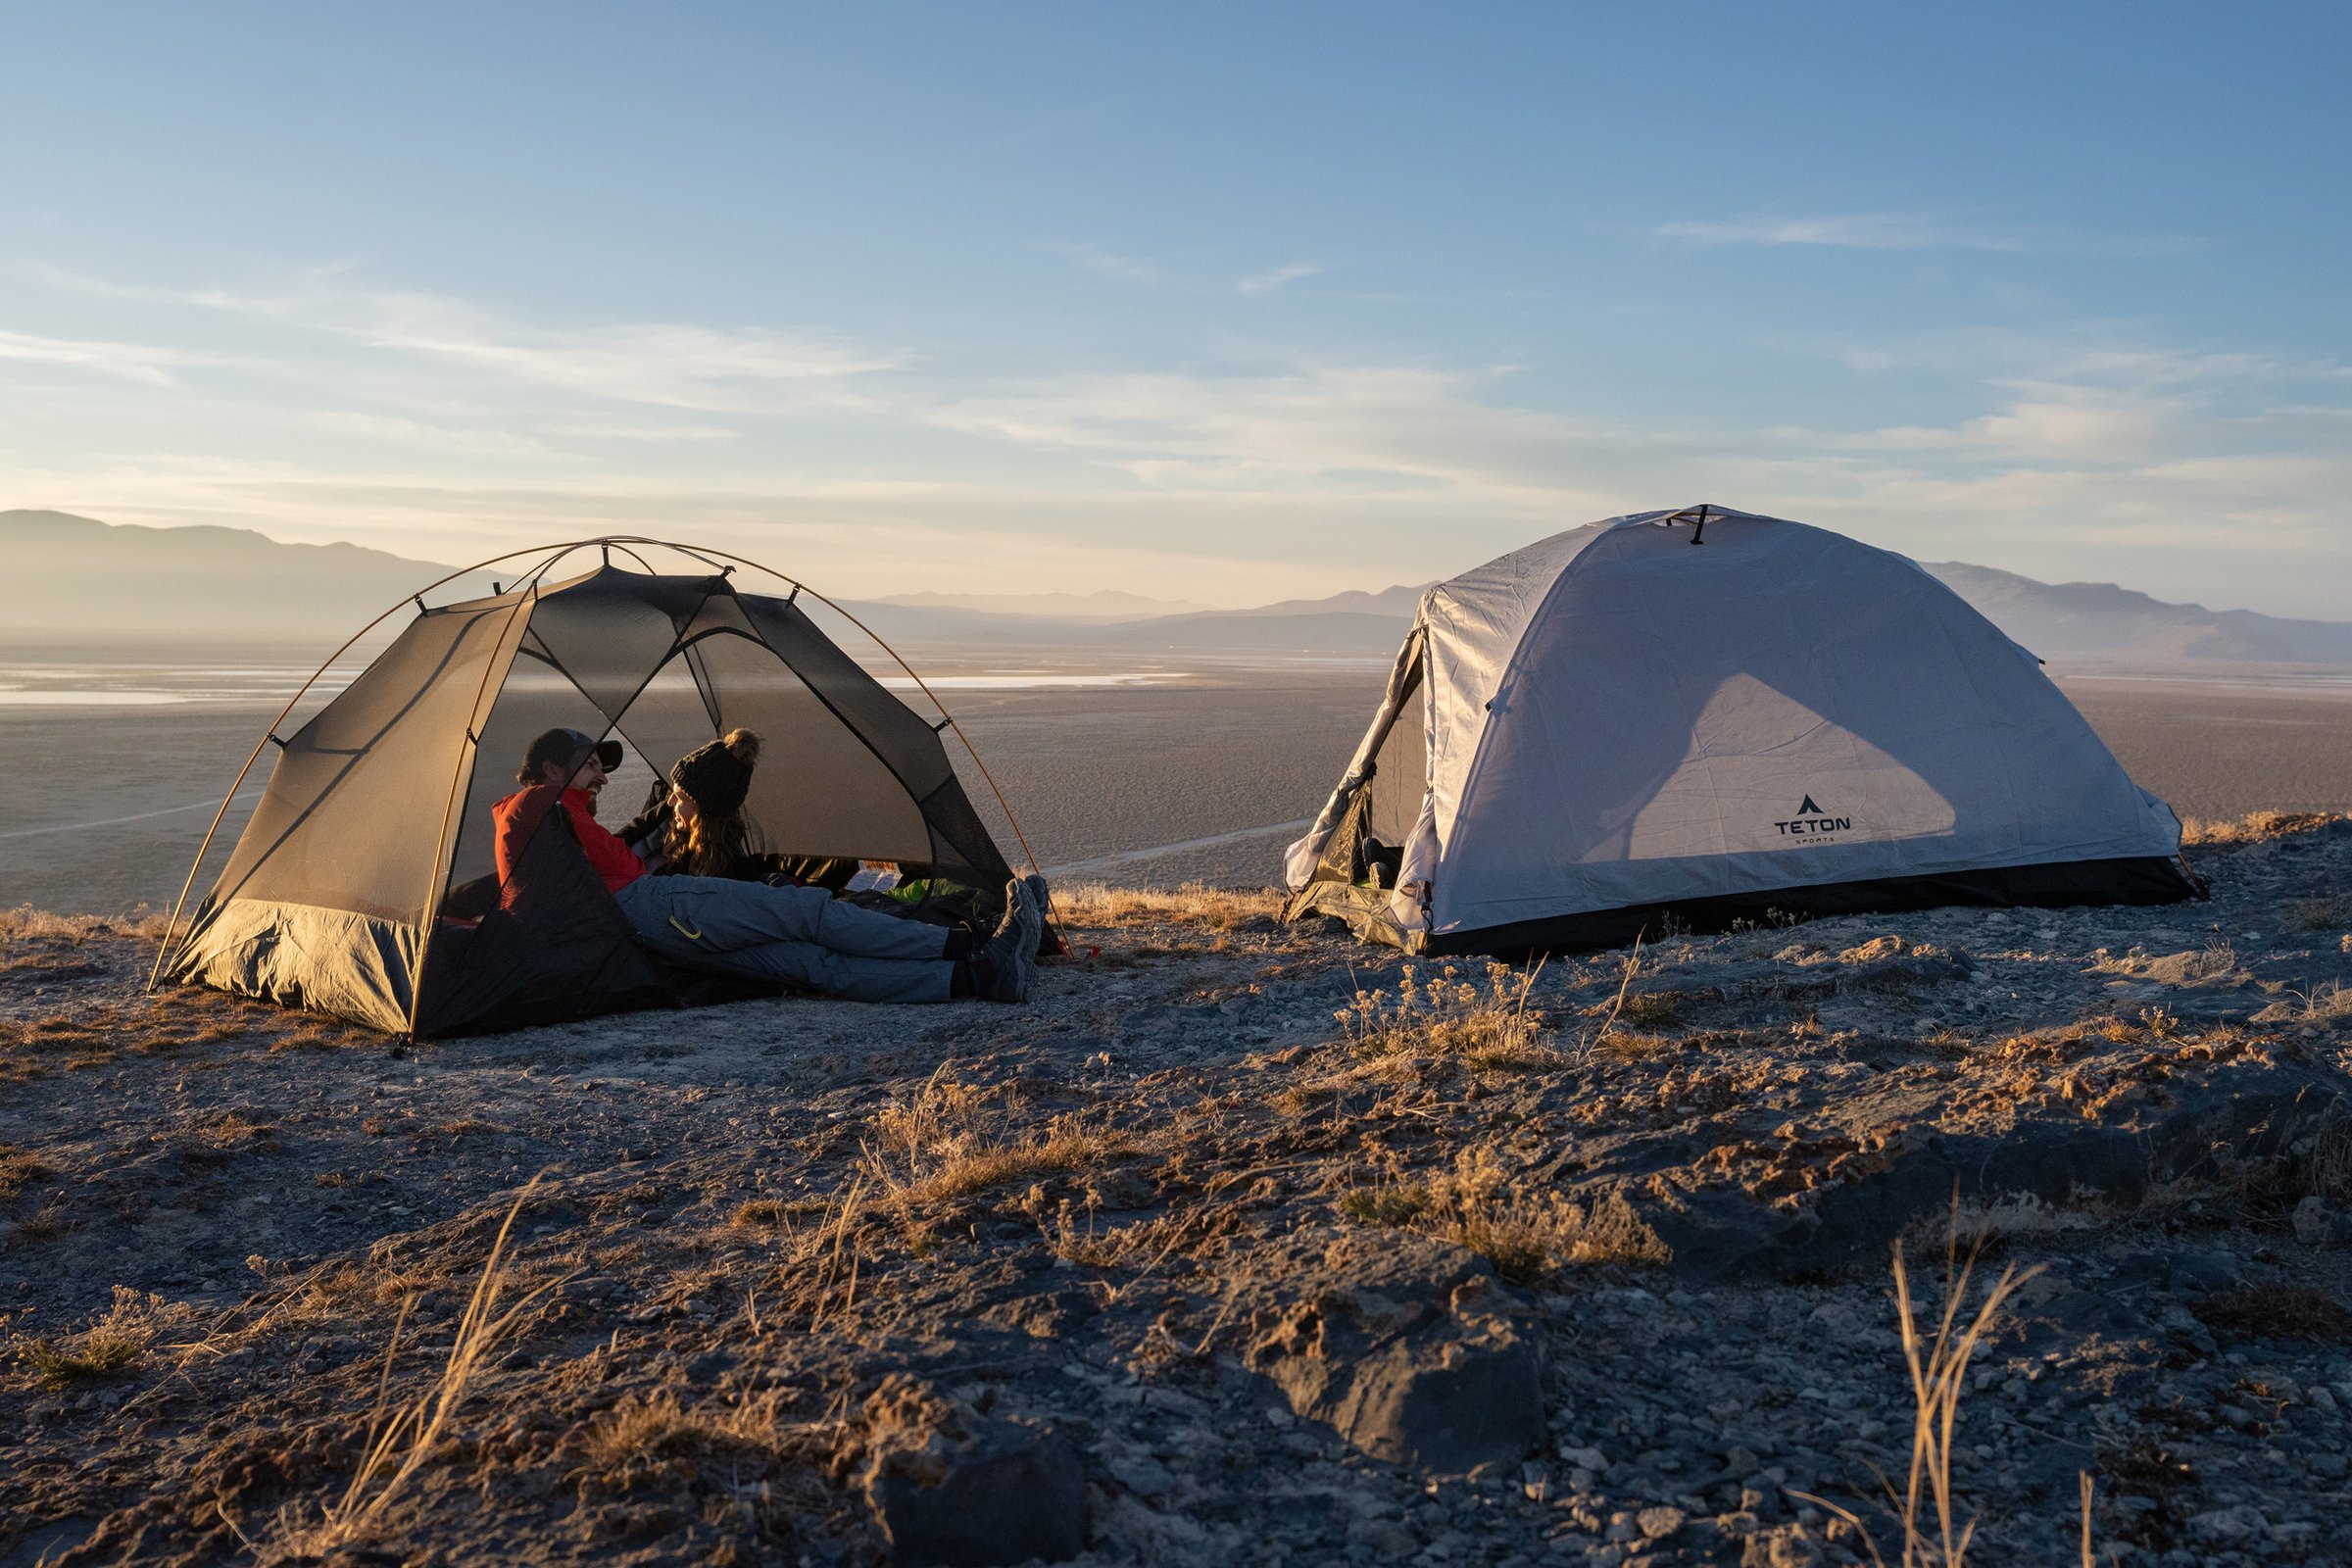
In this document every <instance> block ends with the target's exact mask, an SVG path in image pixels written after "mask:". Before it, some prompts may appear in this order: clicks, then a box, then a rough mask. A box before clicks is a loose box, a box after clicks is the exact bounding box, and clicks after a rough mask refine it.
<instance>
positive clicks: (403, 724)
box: [156, 538, 1018, 1036]
mask: <svg viewBox="0 0 2352 1568" xmlns="http://www.w3.org/2000/svg"><path fill="white" fill-rule="evenodd" d="M649 551H650V552H653V553H654V554H655V555H656V556H657V557H658V558H660V559H664V560H665V561H670V562H678V563H682V564H684V565H686V566H687V567H689V568H691V569H687V570H683V571H676V572H672V571H658V570H656V569H655V568H654V567H653V565H651V564H648V562H647V560H646V553H647V552H649ZM583 552H584V553H585V556H584V558H583ZM616 557H617V558H618V559H619V561H621V562H622V563H625V564H614V562H615V558H616ZM518 559H520V560H521V561H522V564H523V567H524V569H523V571H522V573H521V575H520V577H519V578H518V579H517V580H516V581H515V583H514V584H513V586H511V587H505V588H504V590H503V591H502V592H499V593H496V594H494V595H492V596H490V597H487V598H475V599H467V600H464V601H461V602H459V603H455V604H449V605H442V606H429V605H427V604H426V602H425V594H429V593H430V592H431V591H432V590H431V589H429V588H428V589H427V590H425V593H423V594H419V595H418V596H417V599H416V601H415V604H416V609H415V611H414V612H412V614H413V618H412V619H411V620H410V621H409V622H408V624H407V626H406V627H405V628H404V629H402V630H401V632H400V633H399V635H398V636H397V637H396V638H395V639H394V640H393V642H392V644H391V646H390V647H388V648H386V649H385V650H384V651H383V652H382V653H381V654H380V655H378V656H377V657H376V658H375V660H374V661H373V662H371V663H369V664H368V667H367V668H366V669H365V670H364V671H363V672H362V673H361V674H360V675H359V676H358V677H357V678H356V679H354V680H353V681H352V683H351V684H350V685H349V686H348V687H346V688H345V689H344V690H343V691H342V692H341V693H339V694H338V695H336V696H335V697H334V699H333V700H332V701H331V702H328V703H327V704H326V705H325V707H323V708H322V709H320V710H319V711H318V712H317V713H316V715H314V716H313V717H311V718H310V720H309V721H308V722H306V723H304V724H302V725H301V727H299V728H298V729H295V730H294V731H293V732H292V733H291V734H283V735H281V734H279V733H278V730H277V725H273V726H272V728H271V730H270V733H269V734H268V735H267V736H266V737H265V738H264V739H263V740H262V741H261V742H259V743H257V744H256V746H255V748H254V757H253V759H249V760H248V761H247V763H246V769H247V771H248V772H250V771H251V770H252V768H253V767H254V766H255V765H256V761H257V760H258V759H259V758H260V756H261V754H262V753H263V752H264V751H265V750H268V749H270V748H271V747H272V746H274V747H275V749H276V759H275V763H274V766H273V768H272V771H271V772H270V779H269V783H268V785H267V787H266V788H265V790H264V791H263V793H262V795H261V798H260V801H259V803H258V804H257V805H256V806H255V808H254V811H253V815H252V818H251V819H250V820H249V821H248V822H247V824H246V826H245V830H244V833H243V834H242V835H241V836H240V837H239V839H238V840H237V843H236V847H235V849H234V850H233V851H232V852H231V853H230V854H229V856H228V859H227V862H226V864H225V866H224V867H223V868H222V870H221V873H220V875H219V877H218V878H217V879H216V880H215V881H214V883H213V885H212V890H211V892H209V893H208V894H206V895H205V897H204V899H203V900H202V902H201V903H199V904H198V905H197V907H196V908H195V910H194V913H193V914H192V915H191V916H190V917H189V919H188V922H187V923H186V925H185V926H184V927H183V926H182V925H181V924H180V922H179V913H180V910H179V909H177V908H175V909H174V911H173V918H172V926H171V930H170V934H169V935H167V937H166V939H165V944H164V949H163V952H162V953H161V955H160V956H159V957H158V960H157V965H156V973H157V975H158V976H159V977H162V978H170V979H175V980H181V981H191V982H195V983H198V984H202V985H209V986H215V987H218V988H220V989H221V990H224V991H234V992H240V993H243V994H245V995H248V996H255V997H263V998H267V999H269V1000H270V1001H273V1002H278V1003H282V1004H285V1005H289V1006H298V1007H307V1008H312V1009H315V1010H317V1011H319V1012H326V1013H332V1014H335V1015H337V1016H340V1017H344V1018H348V1019H351V1020H353V1021H354V1022H358V1023H363V1024H368V1025H371V1026H373V1027H375V1028H379V1029H384V1030H388V1031H392V1032H395V1033H409V1034H414V1035H417V1036H431V1035H449V1034H460V1033H465V1032H467V1031H478V1030H483V1029H493V1028H506V1027H515V1026H518V1025H522V1024H527V1023H534V1022H542V1021H547V1020H551V1019H559V1018H567V1017H578V1016H583V1015H586V1014H589V1013H595V1012H602V1011H608V1010H611V1009H613V1008H616V1007H622V1006H628V1005H640V1004H643V1003H645V1002H649V1001H654V1000H658V999H660V998H661V997H662V995H663V990H664V988H663V983H662V976H661V975H659V974H657V972H656V971H655V969H654V966H653V964H652V962H651V961H650V960H649V959H648V957H647V956H646V955H645V954H644V953H643V952H642V951H641V950H640V949H639V948H638V947H637V946H636V944H635V942H634V941H633V939H632V938H631V936H630V933H629V927H628V922H627V921H626V919H625V918H624V917H623V916H622V915H621V913H620V910H619V908H618V907H616V906H615V905H614V904H613V901H612V899H611V898H610V897H608V896H607V895H606V894H605V891H604V888H603V886H602V884H601V883H599V882H598V881H597V879H596V876H595V873H594V872H593V871H592V870H591V869H590V868H589V866H588V863H587V860H586V858H585V857H584V856H583V855H582V854H581V852H580V850H579V847H578V843H577V841H576V840H575V839H573V838H572V837H571V835H570V833H569V831H568V830H567V829H564V828H563V827H562V825H561V824H562V820H563V813H562V812H560V811H559V812H551V813H549V818H548V819H549V821H550V822H551V823H554V824H557V825H556V826H555V827H551V828H547V829H543V830H542V831H540V832H539V833H537V834H536V835H534V837H533V838H532V840H531V842H530V845H529V848H528V849H527V851H526V852H525V854H524V856H523V858H522V861H521V864H520V866H519V867H518V868H517V870H516V873H515V878H514V881H513V883H512V885H504V886H502V885H501V884H500V883H499V880H498V877H497V874H496V871H495V868H494V858H493V836H494V835H493V827H492V822H491V806H492V804H493V803H494V802H496V801H497V800H498V799H499V798H500V797H502V796H504V795H506V794H508V793H510V792H512V791H513V790H515V788H517V787H518V786H517V785H516V783H515V765H516V763H517V761H518V760H520V758H521V757H522V755H523V752H524V751H525V749H526V748H528V746H529V745H530V742H531V740H532V738H533V737H534V736H537V735H539V734H541V733H543V732H545V731H547V730H549V729H553V728H556V727H558V726H564V727H567V728H571V729H576V730H580V731H582V732H584V733H586V734H589V735H592V736H597V737H599V738H603V737H607V736H611V737H615V738H618V739H620V740H623V741H625V742H626V743H627V745H628V747H629V749H630V750H631V751H633V752H634V753H635V754H636V755H637V757H638V758H639V759H642V760H643V761H644V762H645V763H646V764H649V765H650V766H651V768H652V769H653V770H654V772H655V773H656V774H660V773H663V772H666V771H667V769H668V767H669V765H670V763H671V762H673V761H674V760H677V759H678V758H679V757H682V756H684V755H685V754H686V753H687V752H689V751H692V750H693V749H694V748H695V747H697V746H700V745H702V744H704V743H705V742H707V741H710V740H711V739H712V738H713V737H714V736H716V735H719V734H722V733H724V732H725V731H727V730H730V729H733V728H736V727H738V726H741V727H744V728H748V729H753V730H756V731H758V732H759V733H760V735H761V736H762V737H763V738H764V739H765V740H766V742H767V751H766V755H765V759H764V760H762V762H761V763H760V768H759V770H758V772H757V773H756V774H755V775H754V779H753V784H752V791H751V795H750V797H749V799H748V800H747V801H746V802H745V804H744V816H745V819H746V821H747V823H748V824H749V825H750V826H751V827H752V829H753V831H754V832H755V833H756V834H757V835H759V837H760V839H761V841H762V845H763V848H765V849H767V850H770V851H776V852H781V853H786V854H792V855H808V856H812V857H825V858H858V859H875V860H894V861H897V862H899V864H900V865H901V867H902V868H903V869H904V870H906V871H907V873H908V874H909V875H928V876H932V877H935V878H945V879H947V880H950V881H953V882H957V883H963V884H966V885H968V886H970V887H971V888H973V889H975V890H977V892H978V894H979V896H980V899H981V901H982V903H983V907H984V909H987V910H989V911H991V912H992V917H993V912H994V911H996V910H997V908H998V907H1000V906H1001V905H1002V902H1003V898H1004V889H1005V881H1006V879H1007V878H1008V877H1009V876H1010V874H1011V872H1010V870H1009V868H1008V867H1007V865H1006V862H1005V856H1004V855H1003V853H1002V852H1001V851H1000V850H999V849H998V847H997V844H996V842H995V840H994V839H993V838H992V837H991V835H990V833H989V830H988V828H987V826H986V824H985V823H984V822H983V821H982V820H981V818H980V816H979V814H978V813H977V812H976V811H974V809H972V804H971V802H970V800H969V799H968V798H967V797H966V796H965V794H964V790H963V786H962V784H961V783H960V782H959V781H958V779H957V778H956V770H955V768H954V766H953V765H951V763H950V761H949V760H948V754H947V749H946V747H945V745H944V744H943V743H942V740H941V732H942V731H943V730H946V729H948V728H950V727H951V726H952V725H953V723H954V721H953V720H952V719H951V718H949V717H948V716H947V714H946V712H945V711H944V710H941V711H940V716H939V718H938V720H937V721H936V722H933V721H931V720H926V719H925V718H923V717H922V716H920V715H919V714H917V713H916V712H915V711H913V710H912V709H910V708H909V707H908V706H907V704H906V703H905V702H903V701H901V700H900V698H899V697H898V696H897V695H896V694H894V693H893V692H892V691H891V690H890V689H889V688H888V687H887V686H885V685H884V684H883V683H882V682H881V681H880V680H878V679H876V678H875V677H874V676H873V675H871V674H869V673H868V672H867V671H866V670H865V668H864V667H863V666H861V665H860V664H859V663H858V662H857V661H855V660H853V659H852V658H850V657H849V655H847V654H845V653H844V652H843V651H842V650H841V649H840V648H839V647H838V646H836V645H835V643H834V642H833V641H832V639H831V638H829V637H827V636H826V635H825V633H824V631H823V630H821V629H820V628H819V627H818V625H817V624H816V623H815V622H814V621H813V620H811V619H810V618H809V613H808V612H807V610H806V609H805V608H803V605H802V603H801V602H800V601H802V600H803V598H804V597H806V598H807V599H809V600H814V601H816V602H818V603H822V604H825V605H828V606H830V605H831V601H828V600H821V599H820V598H819V596H817V595H815V594H813V593H812V592H809V591H808V590H805V589H804V588H802V587H801V585H800V584H798V583H795V582H793V581H792V579H790V578H785V577H781V576H780V574H776V573H772V572H766V568H763V567H759V566H756V565H754V564H752V563H750V562H746V561H743V560H742V559H741V558H739V557H732V556H728V555H726V554H725V553H723V552H718V551H711V550H702V549H688V548H686V547H684V546H679V545H668V544H662V543H661V542H660V541H656V540H647V539H635V538H629V539H619V538H615V539H598V540H589V541H585V542H580V543H573V544H567V545H562V546H554V547H545V548H542V549H539V550H535V551H530V552H524V553H522V555H521V557H520V558H518V557H514V556H509V557H499V558H496V559H494V560H493V561H489V562H484V563H482V564H481V565H479V566H476V567H468V568H466V572H460V573H454V574H453V575H452V577H451V578H447V579H444V581H445V582H446V581H456V580H460V579H463V578H466V577H467V575H468V574H469V573H475V572H486V571H487V570H488V569H489V568H490V567H492V566H495V565H498V564H500V563H501V562H515V561H517V560H518ZM583 559H584V561H585V563H586V564H590V565H591V566H592V569H590V570H587V571H585V572H581V573H580V574H578V575H573V576H566V577H562V578H559V577H558V576H557V575H556V571H557V569H558V568H559V567H563V566H565V565H566V564H569V565H572V566H577V565H578V564H582V563H583ZM738 566H743V567H746V568H749V570H750V571H755V572H763V573H765V574H766V575H769V576H775V577H777V580H778V581H780V582H782V583H784V584H785V585H786V587H787V590H788V591H786V592H784V593H783V594H782V595H780V596H779V595H776V594H757V593H750V592H746V591H744V590H742V589H740V588H738V587H737V585H736V583H735V580H734V578H735V574H736V569H737V567H738ZM434 586H435V587H438V586H440V585H438V584H436V585H434ZM401 608H406V607H405V606H404V607H401ZM832 608H834V609H836V610H838V607H832ZM395 613H399V612H398V610H395V611H393V612H387V613H386V616H384V617H379V623H380V621H381V620H382V619H386V618H389V617H390V616H391V615H392V614H395ZM842 613H843V615H844V616H845V617H847V613H846V612H842ZM852 623H853V624H856V622H855V621H854V620H853V621H852ZM362 634H363V635H364V634H365V628H364V629H363V633H362ZM358 641H359V637H358V636H355V637H354V638H353V639H352V643H357V642H358ZM876 642H877V645H878V646H880V644H879V639H876ZM352 643H347V644H345V647H346V648H349V647H350V646H352ZM340 654H341V651H340V650H338V653H337V655H335V656H331V657H330V658H329V659H328V661H327V664H326V665H322V666H321V667H320V673H321V674H323V673H324V671H325V669H326V667H327V666H329V665H332V663H333V662H334V658H336V657H340ZM892 657H893V658H895V657H896V656H895V655H893V656H892ZM901 667H902V668H904V667H905V665H904V663H903V662H902V663H901ZM907 677H908V684H910V685H912V686H914V687H916V688H918V689H920V690H921V691H922V692H923V694H924V695H925V696H926V697H927V696H928V695H929V691H928V688H925V687H921V683H920V681H919V679H916V678H914V677H913V672H912V670H911V669H908V670H907ZM318 679H319V676H316V675H315V676H313V677H312V680H313V682H316V681H317V680H318ZM305 690H306V691H307V690H308V687H307V686H306V688H305ZM299 701H300V696H299V694H298V696H297V699H296V702H297V703H298V702H299ZM295 706H296V703H289V704H288V705H287V708H286V710H285V711H284V712H281V713H280V714H279V717H278V724H283V723H284V721H285V719H286V717H287V715H288V714H290V713H292V712H293V711H294V708H295ZM957 735H958V738H960V736H961V731H960V730H957ZM966 745H967V747H968V742H967V743H966ZM973 760H974V763H975V765H977V762H978V758H977V756H976V754H975V756H974V758H973ZM244 777H245V774H244V773H240V774H239V775H238V781H239V784H241V783H242V782H243V780H244ZM644 782H645V781H644V779H643V778H642V776H640V777H639V778H638V779H637V783H638V785H639V787H642V786H643V783H644ZM237 787H238V786H237V785H232V786H231V787H230V791H229V798H230V799H232V800H233V799H234V798H235V797H236V793H237ZM992 788H993V785H992ZM622 789H623V786H622V784H621V783H616V784H615V786H614V787H613V793H614V794H616V795H621V794H622ZM622 798H624V799H625V795H623V796H622ZM1000 803H1001V797H1000ZM221 810H222V813H223V815H224V814H225V812H226V810H227V806H226V804H225V803H224V804H223V806H222V808H221ZM619 814H622V815H625V814H627V813H626V811H625V810H624V811H622V812H620V813H619ZM1007 817H1008V818H1009V812H1007ZM220 821H221V818H219V817H216V819H215V822H214V828H215V831H216V832H217V831H218V829H219V826H220ZM1017 831H1018V830H1017V828H1016V829H1015V832H1016V833H1017ZM212 841H213V836H212V835H211V834H208V835H207V837H206V841H205V842H206V850H209V848H210V846H211V844H212ZM206 850H200V851H198V854H197V860H196V866H195V868H193V869H191V871H190V873H189V877H188V883H189V888H191V889H192V888H193V887H194V885H195V881H196V877H197V874H198V873H199V872H200V871H202V870H203V868H204V865H205V861H206V858H207V856H206ZM186 897H187V894H186V891H184V890H183V892H182V894H181V905H182V906H183V907H184V905H185V902H186Z"/></svg>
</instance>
